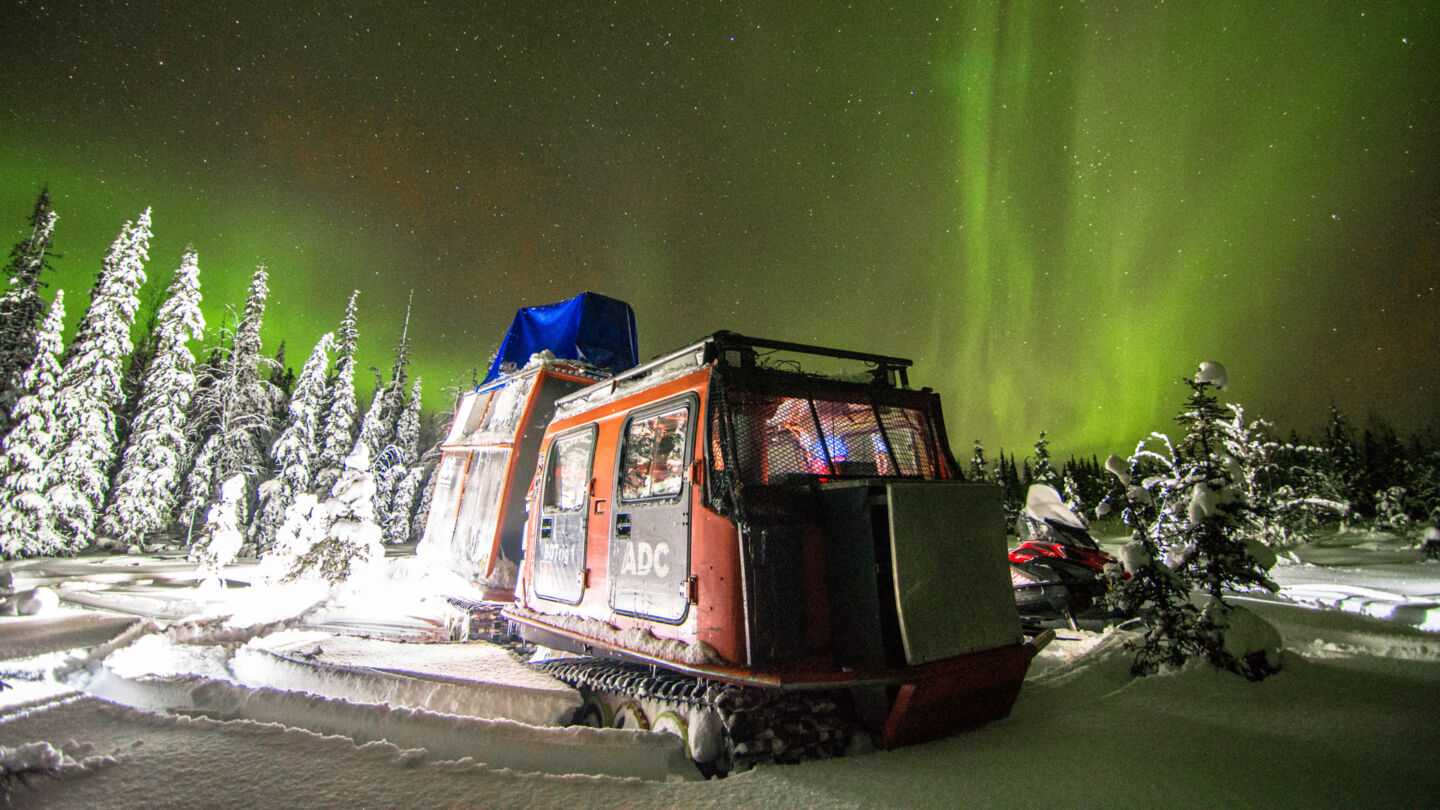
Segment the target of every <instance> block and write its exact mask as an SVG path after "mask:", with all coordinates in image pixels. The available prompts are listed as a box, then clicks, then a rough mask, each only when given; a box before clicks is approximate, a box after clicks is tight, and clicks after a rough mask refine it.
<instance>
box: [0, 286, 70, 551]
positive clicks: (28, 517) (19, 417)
mask: <svg viewBox="0 0 1440 810" xmlns="http://www.w3.org/2000/svg"><path fill="white" fill-rule="evenodd" d="M64 328H65V291H64V290H56V291H55V301H54V302H53V303H51V304H50V314H49V315H48V316H46V318H45V321H44V322H43V323H42V324H41V326H40V331H39V333H38V334H37V335H36V340H35V358H34V360H33V361H32V362H31V363H30V368H28V369H27V370H26V371H25V374H24V375H23V376H22V377H21V382H20V387H21V390H23V391H26V392H28V393H26V394H25V395H24V396H22V397H21V398H20V400H19V401H18V402H16V403H15V409H14V411H13V413H14V423H13V424H12V425H11V426H10V430H9V432H7V433H6V434H5V438H4V439H3V441H0V449H3V450H4V453H5V454H4V456H3V457H0V458H3V462H0V476H3V477H0V555H3V556H4V557H5V558H7V559H9V558H14V557H20V556H29V555H45V554H55V553H58V552H60V551H61V550H62V549H63V548H64V545H65V544H64V542H63V539H62V538H61V537H59V536H58V535H56V534H55V533H54V525H53V519H52V515H51V508H50V500H49V499H48V498H47V497H46V492H48V491H49V489H50V488H51V487H52V486H53V485H54V484H55V471H54V469H53V468H52V464H53V463H54V456H55V451H56V450H57V447H56V445H55V431H56V425H55V396H56V392H55V381H56V379H57V378H58V377H59V376H60V353H61V351H62V348H63V347H62V344H61V340H60V334H61V332H62V331H63V330H64Z"/></svg>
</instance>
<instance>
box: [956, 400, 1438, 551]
mask: <svg viewBox="0 0 1440 810" xmlns="http://www.w3.org/2000/svg"><path fill="white" fill-rule="evenodd" d="M1223 411H1224V413H1223V417H1224V418H1223V419H1221V420H1219V421H1220V423H1221V427H1219V428H1217V430H1223V431H1224V435H1225V437H1226V442H1227V453H1228V457H1229V458H1231V459H1233V460H1234V461H1235V462H1236V464H1238V465H1239V468H1240V469H1241V471H1242V474H1243V477H1244V479H1245V490H1246V493H1247V497H1249V498H1250V499H1251V500H1253V501H1254V502H1255V503H1256V504H1257V505H1262V506H1265V507H1267V509H1268V510H1269V512H1270V518H1269V522H1268V525H1267V530H1266V531H1267V534H1266V541H1267V542H1269V543H1272V544H1273V545H1276V546H1279V547H1286V546H1290V545H1294V544H1296V543H1298V542H1300V541H1302V540H1303V539H1304V537H1305V535H1306V533H1307V532H1310V531H1313V530H1314V529H1317V528H1321V527H1334V528H1349V527H1354V526H1358V525H1366V526H1369V527H1372V528H1375V529H1378V530H1381V531H1390V532H1393V533H1396V534H1398V535H1400V536H1402V537H1408V538H1411V539H1417V540H1418V539H1419V538H1420V537H1421V535H1422V534H1423V533H1424V532H1425V530H1426V529H1427V528H1433V527H1436V526H1440V434H1437V433H1436V431H1434V430H1433V429H1432V430H1429V431H1421V432H1418V433H1416V434H1414V435H1412V436H1409V437H1401V436H1400V434H1399V433H1397V432H1396V430H1395V429H1394V428H1393V427H1392V426H1390V425H1389V424H1387V423H1385V422H1384V421H1383V420H1380V419H1372V420H1370V424H1369V425H1368V426H1367V427H1365V428H1363V429H1361V430H1357V429H1356V428H1355V427H1354V426H1352V424H1351V422H1350V419H1349V418H1348V417H1347V416H1346V415H1345V414H1344V413H1343V412H1342V411H1341V410H1340V409H1338V408H1335V407H1333V406H1332V407H1331V409H1330V412H1329V416H1328V418H1327V421H1326V425H1325V427H1324V430H1323V432H1322V433H1321V434H1320V435H1318V436H1314V435H1312V436H1307V435H1302V434H1300V433H1298V432H1296V431H1293V430H1292V431H1290V432H1289V433H1285V434H1282V433H1281V432H1280V431H1278V430H1277V429H1276V428H1275V426H1274V425H1273V424H1272V423H1270V422H1269V421H1268V420H1266V419H1264V418H1251V417H1250V416H1248V415H1247V414H1246V412H1245V408H1244V406H1243V405H1242V404H1239V403H1229V404H1227V405H1226V406H1225V408H1224V409H1223ZM1183 417H1184V414H1183V413H1182V415H1181V416H1179V417H1176V420H1177V422H1179V421H1180V420H1181V419H1183ZM1167 440H1168V439H1166V437H1165V434H1162V433H1158V432H1157V433H1152V434H1150V435H1148V436H1144V437H1141V438H1140V439H1139V440H1138V442H1137V445H1136V450H1137V451H1139V450H1141V449H1143V448H1145V447H1146V446H1149V445H1153V444H1154V443H1156V442H1159V441H1167ZM968 477H969V478H971V479H973V480H981V481H993V482H995V483H998V484H999V485H1000V487H1001V490H1002V492H1003V493H1004V499H1005V504H1006V510H1007V514H1008V515H1009V516H1010V517H1011V518H1014V517H1016V516H1018V515H1019V513H1020V510H1022V509H1023V508H1024V506H1025V493H1026V492H1027V491H1028V490H1029V488H1030V486H1031V485H1032V484H1048V485H1050V486H1052V487H1054V488H1055V489H1056V491H1058V492H1059V493H1060V494H1061V495H1062V496H1063V498H1064V499H1065V502H1066V504H1067V505H1069V506H1070V507H1071V509H1073V510H1074V511H1075V512H1076V513H1077V514H1080V515H1083V516H1085V517H1087V518H1088V519H1092V520H1093V519H1095V518H1096V517H1097V515H1096V509H1097V508H1098V507H1099V506H1100V504H1101V503H1102V502H1103V501H1104V500H1105V499H1106V497H1108V496H1109V495H1110V493H1111V491H1112V489H1113V486H1114V476H1113V474H1112V472H1111V471H1110V470H1108V469H1107V468H1106V466H1105V465H1104V464H1102V463H1101V461H1100V460H1099V457H1098V456H1095V455H1092V456H1090V457H1089V458H1088V459H1087V458H1079V459H1077V458H1075V457H1074V456H1071V457H1070V458H1069V459H1068V460H1066V461H1064V462H1063V463H1057V462H1056V461H1055V459H1054V458H1052V456H1051V454H1050V440H1049V438H1048V434H1047V432H1046V431H1041V432H1040V437H1039V439H1038V440H1037V441H1036V442H1035V447H1034V452H1033V454H1032V455H1027V456H1025V457H1020V456H1019V455H1018V454H1016V453H1011V454H1009V455H1006V454H1005V453H1004V451H1001V452H1000V454H999V455H998V457H997V458H996V459H995V460H994V461H991V460H990V459H988V458H986V455H985V448H984V446H983V444H982V443H981V441H980V440H979V439H976V440H975V445H974V450H973V452H972V455H971V459H970V464H969V468H968ZM1099 517H1101V518H1103V517H1105V516H1104V515H1100V516H1099ZM1012 523H1013V520H1012Z"/></svg>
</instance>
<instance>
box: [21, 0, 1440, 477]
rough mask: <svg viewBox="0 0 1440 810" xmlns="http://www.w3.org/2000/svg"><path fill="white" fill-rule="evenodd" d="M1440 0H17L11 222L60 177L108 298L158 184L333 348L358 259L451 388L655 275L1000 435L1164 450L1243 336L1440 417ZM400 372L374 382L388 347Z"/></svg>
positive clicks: (372, 307) (1245, 351) (1304, 408)
mask: <svg viewBox="0 0 1440 810" xmlns="http://www.w3.org/2000/svg"><path fill="white" fill-rule="evenodd" d="M1437 34H1440V9H1437V8H1436V7H1435V6H1434V4H1433V3H1432V2H1386V3H1379V4H1374V5H1369V4H1360V3H1338V2H1337V3H1330V2H1318V3H1317V2H1294V1H1292V0H1286V1H1284V2H1275V3H1252V2H1228V1H1227V2H1198V1H1197V2H1180V3H1147V4H1145V5H1144V6H1141V5H1139V4H1125V3H1122V4H1115V3H1105V4H1097V3H1065V4H1063V5H1062V4H1060V3H1050V2H1028V3H1026V2H1016V3H1003V2H955V3H910V4H902V5H901V8H900V9H899V10H896V9H889V10H887V9H882V8H871V7H870V4H857V6H856V7H845V6H842V5H840V4H829V3H820V4H808V3H795V4H790V3H768V2H767V3H740V4H736V3H723V4H722V3H713V4H694V5H690V6H679V5H676V6H664V5H662V4H658V3H644V4H641V3H633V4H632V3H621V4H614V5H611V4H605V5H602V4H598V3H576V4H574V5H573V7H560V6H555V5H543V6H542V5H540V4H530V3H484V4H479V3H476V4H463V3H454V4H450V3H429V4H380V3H349V2H337V3H325V4H315V5H301V6H296V5H295V4H290V3H266V2H260V3H205V4H190V3H137V4H134V5H133V6H126V5H123V4H119V5H117V4H111V3H79V2H76V3H69V4H63V6H62V5H60V4H54V5H52V4H50V3H43V4H42V3H35V2H16V0H11V2H9V3H7V4H5V6H4V9H3V10H0V54H3V55H4V60H5V70H4V71H3V75H0V98H3V110H4V116H3V118H0V170H3V171H0V236H3V237H4V242H5V245H6V247H8V246H9V245H13V244H14V243H15V242H16V241H18V240H19V239H20V238H21V234H22V230H23V225H24V218H25V217H26V216H27V215H28V214H29V212H30V209H31V206H32V205H33V202H34V199H35V195H36V193H37V192H38V190H39V187H40V186H41V184H44V183H48V184H49V185H50V188H51V192H52V194H53V196H54V200H55V207H56V210H57V212H58V213H59V215H60V219H59V223H58V225H57V230H56V247H57V250H59V251H60V252H61V253H62V254H63V257H62V258H60V259H57V260H56V262H55V265H56V267H57V269H58V271H59V272H58V273H56V274H55V276H54V277H52V278H51V279H50V280H51V282H52V284H53V285H54V286H60V287H64V288H66V289H67V290H69V291H70V293H69V295H70V296H71V301H70V306H69V310H70V318H69V321H70V322H71V323H72V324H73V323H74V322H76V321H77V320H78V319H79V316H80V312H81V306H82V303H81V299H80V297H79V296H80V295H81V294H82V293H83V291H85V290H88V289H89V287H90V284H91V283H92V281H93V279H94V275H95V272H96V271H97V270H98V268H99V262H100V258H101V256H102V255H103V254H104V251H105V249H106V248H107V247H108V246H109V244H110V242H111V241H112V240H113V239H114V237H115V235H116V233H118V231H119V228H120V226H121V224H122V223H123V222H124V221H125V220H127V219H133V218H135V217H136V216H137V215H138V214H139V212H140V210H142V209H143V208H144V207H145V206H147V205H150V206H153V217H154V222H155V239H154V240H153V241H152V244H151V251H150V255H151V260H150V263H149V265H148V271H149V275H150V279H151V282H150V284H149V285H147V288H146V291H147V292H152V291H154V290H157V289H162V288H163V286H164V284H165V283H167V282H168V280H169V277H170V273H171V271H172V270H173V269H174V267H175V266H176V264H178V262H179V258H180V253H181V250H182V249H183V246H184V245H185V244H186V243H187V242H193V243H194V244H195V246H196V248H197V250H198V251H199V257H200V268H201V284H202V289H203V291H204V294H205V300H206V311H207V317H208V318H209V320H210V325H211V326H212V327H214V326H216V325H218V324H219V323H220V321H221V318H222V312H223V310H224V308H225V307H226V306H227V305H228V306H232V307H234V308H236V309H238V308H239V307H240V305H241V303H242V298H243V295H244V291H245V288H246V286H247V284H248V281H249V277H250V274H251V272H253V269H254V266H255V264H256V263H257V262H259V261H262V260H263V261H265V262H266V264H267V266H268V267H269V268H270V271H271V279H270V283H271V298H270V306H269V308H268V310H267V314H266V328H265V330H264V336H265V339H266V350H267V352H271V353H273V351H274V349H275V347H276V345H277V344H278V342H279V340H280V339H281V338H284V339H286V340H287V342H288V343H287V354H288V357H289V361H290V363H291V364H292V365H294V366H296V367H298V366H299V364H300V362H301V361H302V360H303V358H304V356H305V354H306V353H307V352H308V351H309V349H310V347H311V346H312V345H313V343H314V341H315V339H316V338H318V337H319V335H320V333H322V332H324V331H328V330H330V329H333V328H334V327H335V325H336V323H337V322H338V320H339V317H340V314H341V312H342V310H343V307H344V304H345V300H346V298H347V297H348V294H349V291H350V290H351V289H353V288H359V289H360V290H361V291H362V292H361V298H360V307H361V308H360V318H361V322H360V330H361V350H362V355H363V357H362V360H363V361H364V362H365V363H368V364H373V365H376V366H380V367H382V368H383V367H387V366H388V365H389V362H390V357H389V353H390V351H391V349H392V347H393V345H394V342H395V339H396V337H397V335H398V333H399V329H400V320H401V317H402V316H403V313H404V306H405V300H406V297H407V294H408V292H409V291H410V290H412V289H413V290H414V295H415V301H414V307H415V314H414V318H413V320H412V324H411V337H412V339H413V341H414V344H413V347H412V357H413V359H414V361H415V365H414V368H413V371H414V372H415V373H418V374H421V375H422V376H423V377H424V378H425V382H426V385H427V400H428V401H429V402H431V403H432V404H433V405H434V407H437V408H439V407H442V405H441V403H442V402H443V401H445V396H444V395H443V394H442V392H441V389H442V388H443V387H445V386H452V385H455V384H459V383H463V382H466V381H468V379H469V369H470V368H471V367H473V366H483V365H484V364H485V363H486V362H487V360H488V358H489V356H490V354H491V352H492V351H493V350H494V349H495V348H496V347H497V345H498V343H499V340H500V338H501V336H502V334H503V331H504V329H505V327H506V326H507V325H508V323H509V320H510V317H511V316H512V315H513V312H514V310H515V308H516V307H518V306H523V305H531V304H538V303H545V302H549V301H555V300H559V299H562V298H568V297H570V296H572V295H574V294H576V293H578V292H581V291H583V290H586V289H591V290H595V291H597V292H601V293H605V294H607V295H611V296H615V297H618V298H622V299H625V300H628V301H630V302H631V304H632V305H634V307H635V309H636V312H637V316H638V319H639V327H640V345H641V352H642V354H643V355H645V356H650V355H653V354H657V353H660V352H663V351H667V350H669V349H672V348H676V347H678V346H680V345H681V344H683V343H684V342H686V341H689V340H692V339H694V338H697V337H699V336H701V335H703V334H706V333H708V332H712V331H715V330H717V329H732V330H735V331H739V332H743V333H750V334H756V335H764V336H770V337H775V338H779V339H783V340H792V341H802V342H817V343H826V344H833V345H839V346H843V347H847V348H854V349H858V350H863V351H873V352H882V353H887V354H898V355H902V356H908V357H913V358H915V360H916V369H915V372H914V373H913V375H912V380H914V381H916V382H917V383H921V384H927V385H931V386H933V387H935V388H937V389H938V390H939V391H940V393H941V394H942V396H943V398H944V400H945V402H946V408H947V415H948V420H949V423H950V431H951V439H952V444H953V445H954V446H955V448H956V450H957V452H958V454H959V455H961V456H962V457H963V456H965V455H967V454H968V444H969V440H970V439H971V438H974V437H979V438H982V439H983V440H984V441H985V443H986V446H987V448H988V449H989V450H990V451H991V454H992V455H993V454H994V452H995V451H997V450H998V449H1000V448H1002V447H1003V448H1005V449H1006V450H1007V451H1010V450H1019V451H1020V452H1021V455H1024V453H1025V452H1026V451H1028V450H1029V448H1030V446H1031V445H1032V444H1033V442H1034V440H1035V436H1036V435H1037V434H1038V432H1039V431H1040V430H1047V431H1049V433H1050V438H1051V439H1052V441H1053V442H1054V447H1055V448H1056V450H1057V451H1058V452H1060V453H1062V454H1064V453H1069V452H1086V453H1089V452H1099V453H1108V452H1113V451H1119V452H1125V451H1128V450H1129V449H1130V448H1131V447H1133V443H1134V441H1135V440H1136V439H1138V438H1139V437H1140V436H1142V435H1144V434H1146V433H1148V432H1149V431H1151V430H1155V429H1166V428H1168V426H1169V424H1170V422H1169V419H1170V416H1171V415H1172V414H1173V413H1174V411H1175V410H1176V408H1177V406H1178V403H1179V402H1180V400H1181V399H1182V398H1183V396H1184V389H1183V387H1182V386H1180V385H1179V384H1178V380H1179V378H1180V377H1181V376H1183V375H1186V374H1188V373H1191V372H1192V371H1193V369H1194V367H1195V366H1196V365H1197V364H1198V363H1199V361H1200V360H1202V359H1213V360H1219V361H1220V362H1223V363H1224V364H1225V365H1226V366H1227V367H1228V368H1229V369H1230V373H1231V380H1232V385H1231V397H1232V399H1233V400H1234V401H1239V402H1242V403H1244V404H1245V405H1246V407H1247V412H1248V413H1249V414H1250V415H1251V416H1252V417H1253V416H1265V417H1267V418H1270V419H1272V420H1274V421H1276V422H1277V423H1279V424H1280V425H1281V426H1282V427H1283V428H1290V427H1294V428H1297V429H1301V430H1313V429H1315V428H1316V427H1318V426H1319V425H1320V424H1321V422H1322V420H1323V419H1324V416H1325V412H1326V409H1327V408H1328V406H1329V405H1330V404H1332V403H1334V404H1336V405H1338V406H1340V407H1341V408H1342V409H1344V410H1345V411H1346V412H1347V413H1348V414H1349V415H1350V416H1351V417H1352V420H1353V421H1356V422H1358V423H1362V424H1363V422H1364V420H1365V419H1366V417H1367V416H1369V415H1371V414H1375V415H1378V416H1380V417H1383V418H1385V419H1387V420H1389V421H1390V422H1391V423H1393V424H1395V425H1396V426H1397V427H1399V428H1401V429H1403V430H1409V429H1415V428H1418V427H1422V426H1435V425H1437V424H1440V297H1437V295H1440V294H1437V289H1436V288H1437V286H1440V172H1437V165H1436V164H1437V153H1440V148H1437V147H1440V99H1437V94H1440V48H1437ZM361 387H362V388H365V387H367V386H366V384H365V383H364V382H361Z"/></svg>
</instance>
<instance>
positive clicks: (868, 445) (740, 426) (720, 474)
mask: <svg viewBox="0 0 1440 810" xmlns="http://www.w3.org/2000/svg"><path fill="white" fill-rule="evenodd" d="M714 379H715V380H716V383H715V390H714V391H713V392H712V395H711V402H712V412H711V418H710V421H711V425H710V430H711V435H710V439H711V465H712V470H713V472H714V473H715V475H714V476H713V478H714V484H713V486H712V487H711V495H712V499H713V500H714V501H715V504H713V505H715V506H716V508H719V509H720V510H721V511H722V513H726V514H731V515H732V516H739V515H740V513H742V512H743V513H744V516H745V517H746V518H748V519H750V520H757V519H770V520H774V521H778V522H794V521H796V520H806V519H809V514H810V513H811V512H812V511H813V510H812V509H809V508H807V506H806V502H807V501H808V499H807V498H805V497H804V496H803V494H800V493H797V492H791V491H787V488H788V489H791V490H793V489H794V488H795V486H794V485H801V486H802V489H803V485H805V484H807V483H813V482H818V481H822V480H835V479H862V478H875V477H885V478H919V479H928V480H935V479H942V478H954V477H957V475H956V473H955V471H954V467H953V464H951V463H949V462H948V461H947V459H948V454H945V453H944V452H943V451H942V450H941V448H942V443H941V432H940V428H939V426H938V424H937V421H936V419H935V417H934V416H933V414H934V413H935V412H936V411H937V410H938V407H937V405H936V398H935V396H934V395H933V394H932V393H930V392H928V391H909V390H905V389H896V388H890V387H886V386H877V385H869V384H862V383H847V382H842V381H837V380H831V379H826V378H818V377H812V376H807V375H802V374H793V373H785V372H780V371H775V370H772V369H726V370H725V373H724V374H717V375H716V376H715V378H714ZM742 493H743V494H742ZM727 509H728V510H729V511H726V510H727Z"/></svg>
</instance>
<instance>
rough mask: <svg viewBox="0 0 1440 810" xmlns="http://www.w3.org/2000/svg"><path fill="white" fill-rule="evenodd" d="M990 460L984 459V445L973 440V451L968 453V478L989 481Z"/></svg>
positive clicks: (977, 440)
mask: <svg viewBox="0 0 1440 810" xmlns="http://www.w3.org/2000/svg"><path fill="white" fill-rule="evenodd" d="M989 467H990V462H988V461H986V460H985V447H984V445H982V444H980V440H979V439H976V440H975V451H974V452H973V453H971V455H970V480H971V481H989V480H990V478H989V472H990V469H989Z"/></svg>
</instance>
